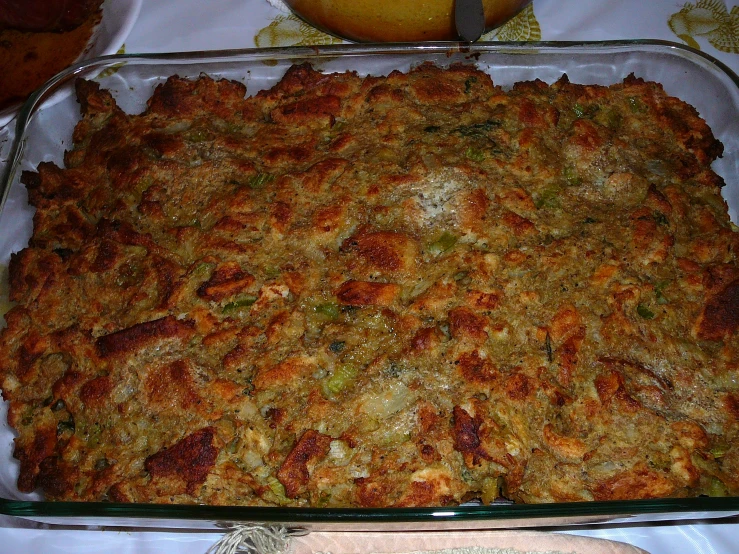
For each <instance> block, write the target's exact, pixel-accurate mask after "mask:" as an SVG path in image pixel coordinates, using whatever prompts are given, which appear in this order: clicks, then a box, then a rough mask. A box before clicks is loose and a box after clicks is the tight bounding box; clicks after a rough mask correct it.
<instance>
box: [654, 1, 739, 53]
mask: <svg viewBox="0 0 739 554" xmlns="http://www.w3.org/2000/svg"><path fill="white" fill-rule="evenodd" d="M667 24H668V25H669V26H670V29H672V32H673V33H675V34H676V35H677V36H678V37H680V39H682V40H683V41H684V42H686V43H687V44H688V45H689V46H692V47H693V48H697V49H698V50H700V45H699V44H698V41H697V40H696V37H704V38H706V39H707V40H708V42H709V43H710V44H711V45H712V46H713V47H714V48H716V49H717V50H720V51H721V52H730V53H734V54H739V6H734V7H732V8H731V12H729V11H728V9H727V8H726V4H725V3H724V2H723V1H721V0H699V1H698V2H697V3H695V4H690V3H687V4H685V5H684V6H683V8H682V9H681V10H680V11H679V12H677V13H675V14H673V15H672V17H670V19H669V20H668V21H667Z"/></svg>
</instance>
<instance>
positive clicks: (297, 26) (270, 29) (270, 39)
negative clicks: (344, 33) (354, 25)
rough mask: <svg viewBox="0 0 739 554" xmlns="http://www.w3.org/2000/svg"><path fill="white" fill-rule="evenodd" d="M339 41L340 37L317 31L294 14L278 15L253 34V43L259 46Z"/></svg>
mask: <svg viewBox="0 0 739 554" xmlns="http://www.w3.org/2000/svg"><path fill="white" fill-rule="evenodd" d="M340 42H342V40H341V39H340V38H336V37H333V36H331V35H328V34H326V33H324V32H322V31H319V30H318V29H316V28H315V27H311V26H310V25H308V24H307V23H305V22H304V21H302V20H300V19H298V18H297V17H295V16H294V15H278V16H277V17H275V18H274V19H273V20H272V22H271V23H270V24H269V25H267V26H266V27H264V28H263V29H262V30H261V31H259V32H258V33H257V34H256V35H255V36H254V44H256V45H257V47H259V48H270V47H273V46H312V45H318V44H336V43H340Z"/></svg>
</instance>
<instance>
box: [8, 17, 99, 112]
mask: <svg viewBox="0 0 739 554" xmlns="http://www.w3.org/2000/svg"><path fill="white" fill-rule="evenodd" d="M100 16H101V13H100V11H98V12H96V13H93V14H92V15H91V16H90V17H88V18H87V20H86V21H85V22H84V23H83V24H82V25H80V26H79V27H77V28H76V29H72V30H71V31H67V32H64V33H34V32H25V31H16V30H13V29H5V30H2V31H0V110H1V109H4V108H7V107H8V106H10V105H12V104H15V103H17V102H22V101H24V100H25V99H26V98H27V97H28V95H29V94H31V93H32V92H33V91H34V90H36V89H37V88H38V87H39V86H41V85H42V84H44V82H46V80H47V79H49V78H51V77H53V76H54V75H55V74H56V73H58V72H59V71H61V70H62V69H64V68H66V67H68V66H69V65H70V64H71V63H72V62H74V61H75V60H76V59H77V57H78V56H79V55H80V54H81V53H82V52H83V51H84V49H85V47H86V46H87V41H89V40H90V37H91V36H92V32H93V30H94V29H95V26H96V25H97V24H98V22H99V21H100Z"/></svg>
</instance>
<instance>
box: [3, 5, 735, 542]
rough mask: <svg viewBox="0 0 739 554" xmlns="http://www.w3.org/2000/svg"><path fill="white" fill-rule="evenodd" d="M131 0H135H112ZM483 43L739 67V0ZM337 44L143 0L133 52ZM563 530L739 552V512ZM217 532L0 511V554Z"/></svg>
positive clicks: (265, 23) (539, 29)
mask: <svg viewBox="0 0 739 554" xmlns="http://www.w3.org/2000/svg"><path fill="white" fill-rule="evenodd" d="M113 1H119V2H127V1H129V0H113ZM483 38H484V39H486V40H571V41H580V40H616V39H644V38H650V39H662V40H670V41H674V42H681V43H684V44H689V45H690V46H693V47H694V48H699V49H701V50H703V51H704V52H706V53H708V54H711V55H713V56H715V57H716V58H718V59H719V60H721V61H722V62H724V63H725V64H726V65H728V66H729V67H730V68H731V69H733V70H734V71H735V72H739V5H737V3H736V2H724V1H722V0H696V1H695V2H694V3H689V2H684V1H682V0H650V1H644V0H621V1H619V2H612V1H609V0H589V1H588V2H582V0H535V1H534V3H533V4H532V5H531V6H529V7H528V8H527V9H526V10H525V11H524V12H523V13H522V14H521V15H520V16H519V17H518V18H516V19H514V20H512V21H511V22H509V23H508V24H507V25H505V26H504V27H503V28H501V29H499V30H496V31H493V32H491V33H488V34H487V35H485V36H484V37H483ZM337 41H338V40H337V39H335V38H333V37H330V36H328V35H325V34H323V33H321V32H319V31H316V30H315V29H312V28H311V27H309V26H308V25H306V24H305V23H303V22H301V21H300V20H298V19H297V18H296V17H295V16H293V15H291V14H290V13H289V12H287V11H286V10H285V9H284V7H283V6H282V5H281V2H280V0H208V1H207V2H203V1H201V0H177V1H176V2H173V1H170V0H144V2H143V5H142V8H141V11H140V13H139V16H138V19H137V21H136V23H135V24H134V26H133V28H132V30H131V33H130V34H129V36H128V38H127V40H126V43H125V51H126V52H128V53H142V52H170V51H195V50H213V49H231V48H253V47H255V46H258V47H272V46H291V45H298V44H300V45H306V44H328V43H331V42H337ZM557 531H558V532H567V533H574V534H579V535H585V536H590V537H599V538H607V539H612V540H617V541H621V542H626V543H629V544H633V545H635V546H638V547H641V548H644V549H645V550H648V551H649V552H651V553H653V554H659V553H668V552H696V553H712V554H729V553H735V552H737V551H739V546H737V539H738V538H739V517H733V518H729V519H721V520H713V521H708V520H703V521H688V522H683V523H682V524H679V525H678V524H670V523H661V524H652V525H633V524H631V525H609V526H593V527H578V528H570V529H566V530H562V529H560V530H557ZM221 536H222V535H221V534H220V533H212V532H203V531H192V532H160V531H140V532H139V531H130V530H126V531H118V530H105V531H99V530H96V531H92V530H84V531H81V530H60V529H54V530H50V529H39V528H33V527H31V526H28V525H27V524H25V523H24V522H22V521H20V520H17V519H14V518H7V517H2V516H0V551H1V552H5V553H9V554H15V553H18V554H20V553H27V552H99V551H108V550H111V549H115V551H116V552H121V553H126V552H131V553H134V552H135V553H159V552H178V553H186V554H187V553H193V554H194V553H203V554H204V553H205V552H206V551H208V549H209V548H210V547H211V546H213V545H214V543H215V542H216V541H217V540H218V539H219V538H220V537H221Z"/></svg>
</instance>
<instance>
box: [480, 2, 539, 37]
mask: <svg viewBox="0 0 739 554" xmlns="http://www.w3.org/2000/svg"><path fill="white" fill-rule="evenodd" d="M480 40H485V41H488V40H502V41H517V40H541V27H540V26H539V21H538V20H537V19H536V15H534V4H529V5H528V6H526V7H525V8H524V9H523V10H522V11H521V12H519V14H518V15H517V16H516V17H514V18H513V19H511V20H510V21H508V22H507V23H506V24H505V25H503V26H502V27H499V28H497V29H494V30H492V31H490V32H489V33H486V34H484V35H482V37H481V38H480Z"/></svg>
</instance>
